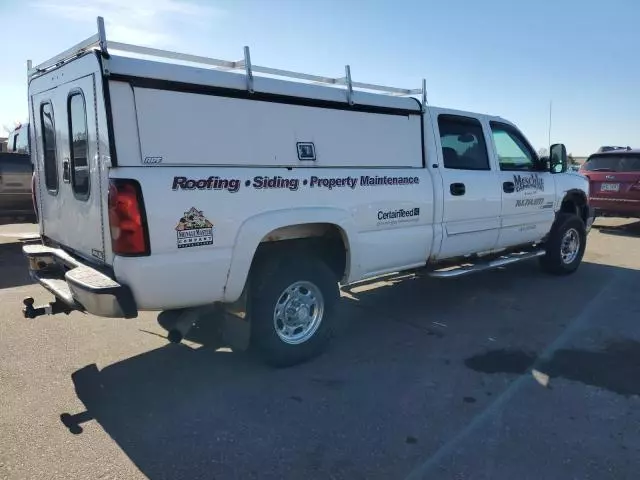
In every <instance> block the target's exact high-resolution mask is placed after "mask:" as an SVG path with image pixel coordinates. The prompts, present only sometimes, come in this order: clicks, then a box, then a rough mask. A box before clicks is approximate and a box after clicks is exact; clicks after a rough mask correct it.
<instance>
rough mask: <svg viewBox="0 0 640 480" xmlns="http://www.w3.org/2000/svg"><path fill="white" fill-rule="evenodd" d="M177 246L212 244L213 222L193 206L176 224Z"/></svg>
mask: <svg viewBox="0 0 640 480" xmlns="http://www.w3.org/2000/svg"><path fill="white" fill-rule="evenodd" d="M176 232H177V234H178V248H187V247H198V246H200V245H213V223H211V222H210V221H209V220H207V219H206V218H205V216H204V214H203V213H202V211H201V210H198V209H197V208H195V207H191V209H190V210H189V211H187V212H184V216H183V217H182V218H181V219H180V222H178V225H176Z"/></svg>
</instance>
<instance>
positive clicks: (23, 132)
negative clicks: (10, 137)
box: [14, 127, 29, 153]
mask: <svg viewBox="0 0 640 480" xmlns="http://www.w3.org/2000/svg"><path fill="white" fill-rule="evenodd" d="M14 152H16V153H29V131H28V129H27V128H24V127H23V128H21V129H20V131H19V132H17V133H16V136H15V145H14Z"/></svg>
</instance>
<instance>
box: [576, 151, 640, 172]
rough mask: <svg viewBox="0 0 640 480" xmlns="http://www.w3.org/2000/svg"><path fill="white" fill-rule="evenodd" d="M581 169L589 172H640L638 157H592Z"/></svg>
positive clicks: (639, 156)
mask: <svg viewBox="0 0 640 480" xmlns="http://www.w3.org/2000/svg"><path fill="white" fill-rule="evenodd" d="M583 168H584V170H587V171H590V172H640V155H594V156H592V157H590V158H589V160H587V161H586V162H585V164H584V167H583Z"/></svg>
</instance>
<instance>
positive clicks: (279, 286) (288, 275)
mask: <svg viewBox="0 0 640 480" xmlns="http://www.w3.org/2000/svg"><path fill="white" fill-rule="evenodd" d="M296 282H308V283H310V284H312V285H313V286H315V287H316V288H317V291H319V292H320V294H321V296H322V299H323V304H324V308H323V313H322V315H321V316H320V321H319V324H318V326H317V329H316V330H315V332H313V333H310V336H309V338H307V339H306V340H304V341H302V342H301V343H297V344H291V343H287V342H285V341H284V340H283V339H282V338H281V337H280V335H279V334H278V332H277V331H276V320H275V319H274V312H275V308H276V304H277V302H278V300H280V299H281V296H282V295H283V293H284V292H285V290H286V289H287V288H288V287H290V286H292V285H294V284H295V283H296ZM301 288H302V290H301V291H303V292H304V291H305V290H306V289H305V287H301ZM307 291H308V290H307ZM339 295H340V292H339V288H338V279H337V278H336V274H335V273H334V272H333V271H332V270H331V269H330V268H329V267H328V266H327V264H326V263H325V262H323V261H322V260H321V259H319V258H316V257H314V256H313V255H309V254H307V255H300V254H293V255H291V254H289V255H287V256H284V255H276V256H275V258H274V257H270V258H268V259H263V260H262V261H258V262H257V265H255V268H254V269H253V271H252V276H251V279H250V290H249V315H250V320H251V348H252V350H254V351H256V352H257V353H258V354H259V355H260V356H261V357H262V359H263V360H264V361H265V362H266V363H268V364H270V365H273V366H276V367H288V366H292V365H296V364H299V363H302V362H305V361H307V360H309V359H311V358H314V357H316V356H318V355H319V354H320V353H322V351H323V350H324V349H325V347H326V346H327V343H328V341H329V339H330V338H331V334H332V331H333V328H332V327H333V322H334V321H335V319H334V315H333V313H334V310H335V306H336V303H337V301H338V298H339ZM283 305H289V304H288V303H285V304H283ZM283 308H284V307H283ZM311 311H315V310H313V309H312V310H311ZM279 324H280V325H283V324H282V322H279ZM300 328H302V327H297V329H296V330H294V332H295V331H297V330H298V329H300ZM301 331H302V332H304V331H305V329H304V328H302V330H301Z"/></svg>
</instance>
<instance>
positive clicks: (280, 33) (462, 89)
mask: <svg viewBox="0 0 640 480" xmlns="http://www.w3.org/2000/svg"><path fill="white" fill-rule="evenodd" d="M98 15H101V16H103V17H104V18H105V21H106V31H107V38H109V39H112V40H116V41H122V42H127V43H135V44H139V45H145V46H151V47H157V48H163V49H170V50H175V51H180V52H184V53H192V54H196V55H204V56H209V57H215V58H221V59H225V60H239V59H241V58H242V55H243V54H242V48H243V46H244V45H248V46H250V47H251V59H252V62H253V63H254V64H255V65H264V66H269V67H275V68H283V69H289V70H295V71H302V72H305V73H315V74H320V75H327V76H334V77H340V76H343V75H344V65H346V64H349V65H350V66H351V74H352V77H353V79H354V81H362V82H368V83H380V84H384V85H389V86H396V87H403V88H419V87H420V85H421V82H422V78H425V79H426V81H427V91H428V100H429V103H430V104H431V105H437V106H441V107H449V108H456V109H461V110H469V111H475V112H482V113H487V114H492V115H499V116H501V117H504V118H507V119H509V120H511V121H512V122H514V123H516V124H517V125H518V126H519V127H520V129H521V130H522V131H523V133H524V134H525V135H526V136H527V137H528V138H529V140H530V141H531V142H532V144H533V145H534V146H535V147H536V149H539V148H543V147H546V146H548V143H549V141H548V130H549V103H550V102H552V124H551V143H556V142H562V143H564V144H565V145H566V146H567V150H568V151H569V152H570V153H572V154H573V155H574V156H582V155H588V154H590V153H592V152H594V151H595V150H596V149H597V148H598V147H600V146H602V145H624V146H626V145H631V146H636V147H640V57H639V53H640V34H639V33H638V32H640V27H639V25H640V2H638V1H637V0H606V1H604V0H575V1H574V0H537V1H516V0H482V1H476V0H448V1H442V0H439V1H434V0H209V1H206V0H83V1H78V0H0V18H1V19H2V27H1V29H0V45H1V50H0V52H1V53H0V135H1V134H2V133H4V132H2V128H3V127H4V128H11V127H12V126H13V125H14V124H15V122H19V121H25V120H27V116H28V114H27V108H28V107H27V99H28V96H27V80H26V60H27V59H32V60H33V61H34V62H35V63H36V64H37V63H39V62H42V61H44V60H46V59H48V58H50V57H52V56H54V55H56V54H57V53H59V52H61V51H63V50H65V49H67V48H69V47H70V46H72V45H74V44H76V43H78V42H79V41H81V40H83V39H85V38H87V37H89V36H91V35H93V34H94V33H95V32H96V17H97V16H98Z"/></svg>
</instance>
